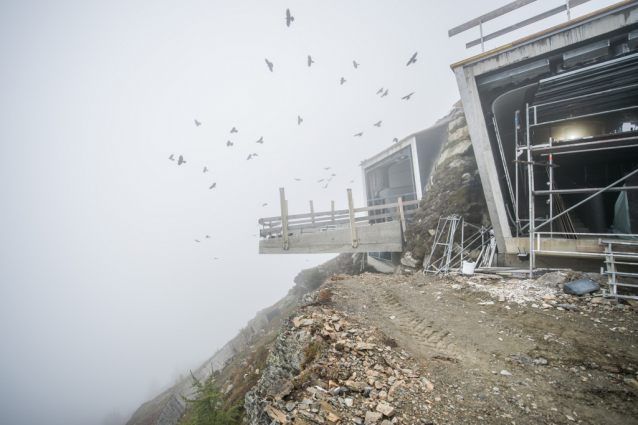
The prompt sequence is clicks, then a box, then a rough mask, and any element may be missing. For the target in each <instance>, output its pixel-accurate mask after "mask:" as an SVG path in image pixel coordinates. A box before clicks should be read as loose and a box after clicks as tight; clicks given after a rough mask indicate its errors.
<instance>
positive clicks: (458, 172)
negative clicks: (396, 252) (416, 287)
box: [402, 102, 491, 267]
mask: <svg viewBox="0 0 638 425" xmlns="http://www.w3.org/2000/svg"><path fill="white" fill-rule="evenodd" d="M460 103H461V102H458V103H457V104H456V105H454V106H455V107H456V112H455V115H454V120H453V121H452V122H450V123H449V124H448V140H447V142H446V143H445V145H444V146H443V149H442V151H441V155H440V157H439V159H438V160H437V163H436V169H435V171H434V173H433V174H432V180H433V184H431V185H429V186H428V187H427V188H426V190H425V192H424V194H423V198H422V200H421V204H420V209H419V212H417V213H416V214H415V217H414V219H413V220H412V223H411V224H410V226H409V227H408V229H407V232H406V238H407V240H408V247H407V251H409V252H410V254H411V259H408V260H407V262H411V263H415V262H418V261H423V258H424V257H425V256H426V255H429V253H430V250H431V249H432V243H433V242H434V233H435V231H434V229H436V228H437V224H438V221H439V217H445V216H449V215H452V214H457V215H460V216H462V217H463V218H464V219H465V221H466V222H468V223H472V224H474V225H478V226H480V225H483V226H489V225H490V224H491V222H490V218H489V213H488V211H487V204H486V203H485V196H484V195H483V187H482V186H481V178H480V176H479V174H478V167H477V165H476V159H475V158H474V151H473V149H472V142H471V140H470V137H469V131H468V128H467V123H466V121H465V114H464V112H463V109H461V104H460ZM404 258H405V257H404ZM402 264H403V265H404V266H409V267H411V266H410V265H409V264H406V263H403V261H402ZM419 266H420V264H419Z"/></svg>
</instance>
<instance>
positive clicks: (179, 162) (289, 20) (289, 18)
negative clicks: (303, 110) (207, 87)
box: [168, 9, 418, 260]
mask: <svg viewBox="0 0 638 425" xmlns="http://www.w3.org/2000/svg"><path fill="white" fill-rule="evenodd" d="M294 20H295V17H294V16H292V15H291V14H290V9H286V26H288V27H290V24H291V23H292V22H293V21H294ZM417 53H418V52H416V53H415V54H414V55H412V57H411V58H410V60H409V61H408V63H407V65H406V66H410V65H411V64H413V63H416V61H417V59H416V56H417ZM313 63H315V61H314V60H312V57H311V56H310V55H308V67H311V66H312V64H313ZM352 64H353V66H354V68H355V69H357V68H359V64H358V63H357V61H352ZM266 65H267V66H268V69H269V70H270V72H274V71H273V69H274V64H273V63H272V62H270V61H269V60H268V59H266ZM346 82H347V80H346V79H345V78H343V77H341V82H340V84H341V85H343V84H344V83H346ZM389 91H390V90H389V89H385V91H384V88H383V87H381V88H380V89H379V91H377V94H381V98H383V97H386V96H387V95H388V93H389ZM413 94H414V92H412V93H410V94H408V95H406V96H403V97H402V98H401V99H402V100H410V97H411V96H412V95H413ZM302 122H303V118H301V116H297V125H301V123H302ZM381 122H382V121H379V122H377V123H375V124H373V125H374V126H375V127H381ZM195 125H196V126H197V127H199V126H200V125H202V123H201V122H199V121H198V120H195ZM230 133H231V134H233V133H238V130H237V129H236V128H235V127H233V128H232V129H231V130H230ZM354 136H355V137H362V136H363V132H360V133H357V134H355V135H354ZM398 141H399V140H398V139H397V138H394V139H393V143H396V142H398ZM255 143H259V144H263V143H264V137H263V136H262V137H260V138H259V140H257V141H256V142H255ZM226 146H227V147H231V146H233V142H231V141H230V140H229V141H227V142H226ZM256 156H258V155H257V154H256V153H252V154H250V155H248V158H246V160H250V159H252V158H253V157H256ZM168 159H169V160H171V161H175V158H174V154H171V156H169V157H168ZM182 164H186V161H185V160H184V157H183V156H182V155H180V156H179V158H178V159H177V165H182ZM324 170H325V171H328V170H330V167H326V168H324ZM203 172H204V173H206V172H208V169H207V168H206V167H204V171H203ZM336 176H337V175H336V174H334V173H332V174H331V175H330V178H325V179H320V180H319V181H318V182H317V183H321V182H323V181H326V185H325V186H322V188H323V189H326V188H328V182H330V181H331V180H332V179H333V178H334V177H336ZM295 181H298V182H299V181H301V179H298V178H295ZM353 182H354V180H351V181H350V183H353ZM215 187H217V182H214V183H213V184H212V185H211V186H210V187H209V189H214V188H215ZM266 205H268V204H267V203H265V204H263V205H262V207H265V206H266ZM253 236H256V235H253ZM206 239H210V236H209V235H206ZM195 242H198V243H199V242H200V241H199V240H197V239H195ZM215 260H217V258H216V257H215Z"/></svg>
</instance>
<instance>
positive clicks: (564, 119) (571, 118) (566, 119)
mask: <svg viewBox="0 0 638 425" xmlns="http://www.w3.org/2000/svg"><path fill="white" fill-rule="evenodd" d="M636 108H638V105H635V106H628V107H626V108H620V109H611V110H609V111H603V112H596V113H594V114H587V115H579V116H577V117H569V118H563V119H560V120H554V121H545V122H542V123H540V124H538V123H537V122H536V120H534V124H531V125H530V127H538V126H539V125H545V124H553V123H556V122H563V121H573V120H577V119H581V118H587V117H594V116H596V115H604V114H610V113H612V112H620V111H626V110H629V109H636Z"/></svg>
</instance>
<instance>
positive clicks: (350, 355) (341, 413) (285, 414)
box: [245, 306, 440, 425]
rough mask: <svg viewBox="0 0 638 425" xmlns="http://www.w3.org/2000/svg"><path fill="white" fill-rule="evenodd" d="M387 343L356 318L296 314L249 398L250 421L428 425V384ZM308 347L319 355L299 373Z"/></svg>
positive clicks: (325, 311)
mask: <svg viewBox="0 0 638 425" xmlns="http://www.w3.org/2000/svg"><path fill="white" fill-rule="evenodd" d="M386 343H389V344H390V345H395V344H394V343H393V342H392V340H389V339H387V338H386V337H385V336H384V335H382V334H380V333H379V332H378V330H377V329H376V328H367V327H363V326H361V324H360V323H359V321H358V319H357V316H356V315H349V314H347V313H344V312H340V311H335V310H332V309H329V308H324V307H314V306H313V307H308V308H305V309H303V310H300V311H299V312H298V314H297V315H295V316H294V317H293V318H292V319H290V320H287V321H286V323H285V324H284V326H283V327H282V330H281V333H280V335H279V338H278V339H277V341H276V342H275V348H274V349H273V350H272V351H271V354H270V357H269V359H268V366H267V369H266V370H265V371H264V375H263V377H262V378H261V379H260V381H259V382H258V384H257V386H256V387H255V388H254V389H253V391H251V392H250V393H248V394H247V395H246V404H245V408H246V412H247V418H248V420H247V422H248V423H249V424H254V425H257V424H273V423H280V424H288V423H293V424H308V423H312V424H336V423H355V424H364V423H365V424H377V423H378V424H384V425H387V424H389V423H394V424H396V423H405V424H412V423H416V422H419V423H431V422H430V421H428V420H426V419H425V418H426V416H429V415H431V412H430V411H431V410H432V409H433V406H432V405H431V404H432V402H433V400H434V396H433V394H432V393H433V392H434V390H435V387H434V383H433V381H431V380H430V379H428V378H427V377H426V376H425V375H427V374H424V373H423V372H422V371H421V370H420V369H421V368H420V366H419V364H418V363H417V362H416V361H415V360H414V358H413V357H412V356H411V355H410V354H409V353H406V352H405V351H404V350H400V349H397V348H392V347H390V346H389V345H386ZM310 344H314V345H315V346H317V347H318V349H319V354H318V355H317V358H316V359H314V360H313V361H312V362H311V363H309V364H307V365H306V366H305V368H304V367H303V366H302V363H303V361H304V358H303V355H304V349H305V348H306V347H308V346H309V345H310ZM300 353H301V355H299V354H300ZM439 400H440V399H439ZM422 419H423V420H422Z"/></svg>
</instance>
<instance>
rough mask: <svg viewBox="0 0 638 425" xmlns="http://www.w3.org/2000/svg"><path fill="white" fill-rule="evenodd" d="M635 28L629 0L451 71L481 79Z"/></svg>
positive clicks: (636, 3) (634, 4) (635, 4)
mask: <svg viewBox="0 0 638 425" xmlns="http://www.w3.org/2000/svg"><path fill="white" fill-rule="evenodd" d="M632 24H638V0H625V1H621V2H619V3H616V4H614V5H612V6H609V7H606V8H603V9H600V10H597V11H595V12H592V13H590V14H587V15H585V16H581V17H580V18H576V19H572V20H571V21H568V22H565V23H563V24H560V25H556V26H554V27H552V28H548V29H546V30H544V31H541V32H538V33H536V34H533V35H530V36H528V37H524V38H521V39H519V40H516V41H513V42H511V43H508V44H505V45H503V46H501V47H497V48H495V49H492V50H490V51H487V52H484V53H481V54H480V55H476V56H473V57H471V58H468V59H465V60H462V61H460V62H457V63H454V64H452V65H450V68H452V70H454V69H456V68H458V67H464V68H465V67H468V66H472V68H473V71H474V72H473V74H474V76H478V75H481V74H485V73H487V72H490V71H493V70H495V69H499V68H503V67H505V66H508V65H511V64H513V63H517V62H522V61H525V60H528V59H532V58H534V57H538V56H541V55H545V54H547V53H551V52H555V51H557V50H559V49H562V48H564V47H567V46H571V45H574V44H576V43H579V42H581V41H586V40H589V39H592V38H595V37H598V36H601V35H603V34H607V33H609V32H611V31H614V30H616V29H620V28H623V27H626V26H629V25H632Z"/></svg>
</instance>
